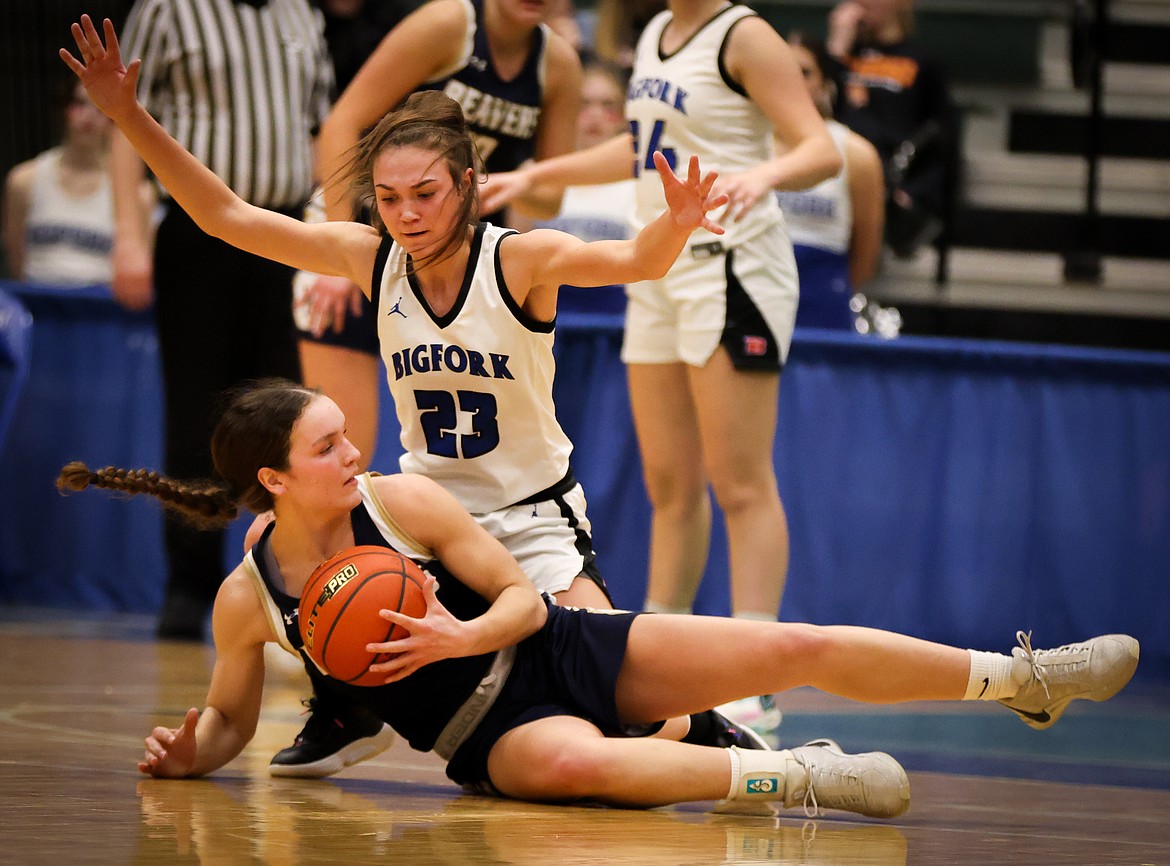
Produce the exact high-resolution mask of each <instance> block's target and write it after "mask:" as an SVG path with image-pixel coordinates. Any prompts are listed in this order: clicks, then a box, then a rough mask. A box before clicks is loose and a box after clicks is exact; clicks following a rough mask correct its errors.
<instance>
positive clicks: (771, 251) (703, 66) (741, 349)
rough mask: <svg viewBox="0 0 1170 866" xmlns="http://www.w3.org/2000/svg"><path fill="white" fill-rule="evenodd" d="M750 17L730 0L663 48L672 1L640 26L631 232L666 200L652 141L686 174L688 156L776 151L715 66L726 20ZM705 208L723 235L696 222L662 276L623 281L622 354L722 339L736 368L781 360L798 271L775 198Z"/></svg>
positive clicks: (693, 348)
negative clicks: (737, 214) (729, 215)
mask: <svg viewBox="0 0 1170 866" xmlns="http://www.w3.org/2000/svg"><path fill="white" fill-rule="evenodd" d="M754 15H755V13H754V12H753V11H752V10H751V9H749V8H747V7H745V6H737V5H731V4H728V5H727V6H725V7H723V8H722V9H721V10H720V11H719V12H718V13H716V14H715V15H714V16H713V17H712V18H711V20H710V21H708V22H707V23H706V24H705V25H703V26H702V27H701V28H700V29H699V30H698V31H697V32H696V33H694V34H693V35H692V36H691V37H690V38H689V39H688V40H687V41H686V42H685V43H683V44H682V45H681V46H680V47H679V48H677V49H676V50H675V51H674V52H673V53H671V54H665V53H664V52H663V50H662V47H661V43H662V36H663V33H664V31H665V30H666V27H667V25H668V24H669V23H670V21H671V17H672V16H671V13H670V12H669V11H667V12H662V13H660V14H658V15H657V16H655V17H654V18H653V19H652V20H651V21H650V23H649V24H648V25H647V26H646V28H645V30H643V31H642V35H641V37H640V38H639V40H638V46H637V49H636V52H635V60H634V71H633V75H632V76H631V79H630V87H629V90H628V92H627V97H626V116H627V118H628V119H629V121H630V130H631V133H632V134H633V138H634V151H635V154H634V175H635V188H636V207H635V209H634V219H633V228H634V230H635V231H637V230H640V229H641V228H643V227H644V226H645V225H647V224H648V223H649V222H651V221H652V220H654V219H655V218H657V217H658V215H659V214H661V213H662V211H663V210H665V208H666V199H665V196H664V195H663V192H662V183H661V181H660V179H659V177H658V172H657V171H656V170H655V168H654V163H653V160H652V154H653V152H654V151H655V150H660V151H662V153H663V155H664V156H665V157H666V158H667V160H668V161H669V162H670V163H671V165H672V167H673V168H674V170H675V172H676V173H680V174H683V175H685V173H686V170H687V165H688V163H689V161H690V158H691V156H692V155H698V157H699V164H700V168H701V169H702V171H703V172H704V173H706V172H708V171H717V172H719V174H720V175H724V176H726V175H730V174H737V173H740V172H743V171H746V170H747V169H749V168H752V167H754V166H756V165H758V164H759V163H761V162H765V161H767V160H769V159H771V158H772V157H773V155H774V154H773V147H772V137H773V129H772V124H771V122H770V121H769V119H768V118H767V117H766V116H765V115H764V113H763V112H762V111H761V110H760V109H759V107H758V106H757V105H756V104H755V103H754V102H752V101H751V99H749V98H748V96H747V95H746V93H745V92H744V91H743V88H742V87H740V85H738V84H737V83H735V82H734V81H733V80H732V79H731V77H730V75H729V74H728V73H727V70H726V69H725V67H724V65H723V51H724V46H725V44H726V41H727V38H728V35H729V33H730V32H731V30H732V28H733V27H734V26H735V25H736V24H737V23H738V22H740V21H742V20H743V19H745V18H747V17H749V16H754ZM712 216H713V217H714V219H715V220H716V221H717V222H719V223H720V224H721V225H722V226H723V228H724V229H725V233H724V234H722V235H716V234H714V233H712V232H708V231H706V230H705V229H699V230H697V231H695V233H694V235H693V236H692V237H691V240H690V242H689V244H688V246H687V248H686V249H685V250H684V251H683V253H682V255H680V256H679V259H678V261H677V262H676V263H675V264H674V266H673V267H672V268H671V270H670V271H669V272H668V273H667V275H666V277H665V278H664V279H663V280H652V281H647V282H642V283H637V284H634V285H631V286H628V287H627V294H628V296H629V307H628V310H627V317H626V336H625V342H624V344H623V347H622V358H623V360H625V361H626V362H627V363H671V362H677V361H682V362H684V363H687V364H692V365H695V366H702V365H703V364H705V363H706V362H707V360H708V358H710V356H711V354H712V353H713V352H714V351H715V348H716V347H717V346H719V345H723V346H724V347H725V348H726V349H727V351H728V354H729V355H730V357H731V359H732V361H733V363H735V365H736V366H737V367H739V368H752V369H777V368H779V367H780V366H782V364H783V361H784V358H785V357H786V356H787V353H788V344H789V341H790V339H791V331H792V319H793V318H794V317H795V310H796V296H797V279H796V266H795V263H794V261H793V259H792V247H791V243H790V242H789V240H788V236H787V233H786V229H785V226H784V217H783V215H782V213H781V211H780V206H779V205H778V204H777V202H776V200H775V198H774V197H773V196H766V197H764V198H763V199H761V201H760V202H759V203H758V204H757V205H756V206H755V207H753V208H752V210H751V211H750V212H748V213H747V214H746V215H744V217H743V219H742V220H740V221H739V222H731V221H727V222H724V221H723V219H722V217H723V211H722V210H720V211H716V212H714V213H713V215H712Z"/></svg>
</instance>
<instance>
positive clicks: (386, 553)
mask: <svg viewBox="0 0 1170 866" xmlns="http://www.w3.org/2000/svg"><path fill="white" fill-rule="evenodd" d="M425 579H426V577H425V575H424V574H423V572H422V569H420V568H419V567H418V565H416V564H415V563H414V562H413V561H411V560H410V559H408V558H407V557H405V556H403V555H402V554H401V553H399V552H398V551H396V550H391V549H390V548H388V547H379V546H377V545H362V546H359V547H351V548H348V549H346V550H343V551H341V552H340V553H335V554H334V555H333V556H331V557H330V558H329V559H327V560H325V562H323V563H321V564H320V565H319V566H317V568H316V570H315V571H314V572H313V574H312V575H311V576H310V577H309V580H308V582H307V583H306V584H305V588H304V589H303V590H301V604H300V616H299V619H300V630H301V640H303V641H304V644H305V651H306V652H308V654H309V656H310V657H311V658H312V659H313V661H314V662H316V663H317V666H318V667H319V668H320V669H321V670H322V671H324V672H325V673H326V674H328V675H329V676H331V677H333V678H334V679H338V680H341V681H342V682H346V683H351V684H353V685H356V686H380V685H383V684H384V683H385V682H386V675H385V674H379V673H370V665H372V664H377V663H378V662H384V661H386V660H387V659H389V658H390V656H391V655H392V654H391V653H371V652H367V651H366V644H369V643H384V642H385V641H390V640H401V639H402V638H404V637H406V634H407V632H406V630H405V629H403V628H402V626H399V625H395V624H393V623H390V622H387V621H386V620H384V619H383V618H382V617H380V616H379V615H378V612H379V611H381V610H396V611H399V612H400V613H403V614H405V615H406V616H410V617H417V618H421V617H422V616H423V615H425V614H426V612H427V602H426V597H425V596H424V595H423V582H424V581H425Z"/></svg>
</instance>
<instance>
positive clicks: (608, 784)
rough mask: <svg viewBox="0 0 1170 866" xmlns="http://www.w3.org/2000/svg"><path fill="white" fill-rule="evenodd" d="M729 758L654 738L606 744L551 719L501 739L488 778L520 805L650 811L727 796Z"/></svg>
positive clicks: (584, 726)
mask: <svg viewBox="0 0 1170 866" xmlns="http://www.w3.org/2000/svg"><path fill="white" fill-rule="evenodd" d="M729 751H730V750H727V749H713V748H709V747H704V746H692V745H688V744H685V743H676V742H671V741H668V740H660V739H655V738H650V737H633V738H625V737H605V736H603V735H602V733H601V731H599V730H598V729H597V728H596V727H595V726H594V725H592V724H590V723H589V722H587V721H585V720H584V719H579V718H575V717H571V716H553V717H549V718H544V719H538V720H537V721H534V722H529V723H528V724H525V725H521V726H520V727H518V728H515V729H514V730H511V731H509V732H508V733H507V734H505V735H504V736H503V737H501V738H500V740H499V742H497V743H496V744H495V746H494V747H493V748H492V751H491V755H490V756H489V758H488V772H489V773H490V775H491V781H492V784H493V785H494V786H495V787H496V789H497V790H499V791H500V793H502V794H505V795H506V796H509V797H514V798H517V799H523V800H537V801H542V802H572V801H576V800H595V801H599V802H604V803H610V804H613V805H620V806H639V807H650V806H660V805H666V804H668V803H679V802H685V801H691V800H715V799H719V798H721V797H723V796H725V795H726V793H727V791H728V786H729V785H730V779H731V771H730V761H729V758H728V754H729Z"/></svg>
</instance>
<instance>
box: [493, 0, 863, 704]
mask: <svg viewBox="0 0 1170 866" xmlns="http://www.w3.org/2000/svg"><path fill="white" fill-rule="evenodd" d="M626 117H627V119H628V120H629V123H630V131H629V132H628V133H626V134H624V135H621V136H618V137H617V138H615V139H613V140H612V141H611V142H609V143H607V144H603V145H600V146H598V147H596V148H592V149H590V150H586V151H579V152H577V153H574V154H570V155H568V156H563V157H558V158H556V159H553V160H548V161H544V162H540V163H536V164H534V165H532V166H530V167H527V168H525V169H522V170H520V171H517V172H514V173H510V174H509V175H495V176H494V177H491V178H489V179H488V184H487V188H486V189H485V192H484V207H487V208H492V207H498V206H499V205H500V204H501V202H503V201H507V200H510V199H511V198H512V197H513V196H517V195H521V194H523V193H524V191H525V190H527V189H529V188H530V187H533V186H537V185H540V186H545V185H548V184H550V183H558V184H563V185H573V184H585V183H608V182H612V181H615V180H618V179H620V178H621V177H628V176H629V175H630V173H631V166H632V170H633V175H634V176H635V179H636V183H637V204H636V207H635V211H634V214H633V224H634V228H635V229H638V228H640V227H642V226H644V225H645V224H646V222H647V220H649V219H651V218H652V216H653V214H654V213H655V211H656V210H657V209H659V208H660V207H661V205H662V196H661V193H660V192H659V191H658V190H656V189H655V188H654V187H655V184H656V183H658V180H657V178H656V177H655V174H656V171H655V163H654V162H653V161H652V160H651V154H652V153H654V152H656V151H661V152H662V154H663V155H665V156H666V158H667V160H668V161H670V162H671V163H672V164H676V165H682V164H685V162H686V161H687V160H688V159H690V158H691V157H692V156H696V155H697V156H698V157H699V158H700V160H701V161H702V162H703V164H704V165H705V166H713V167H716V168H717V170H718V172H719V175H720V179H719V181H718V184H717V187H716V188H717V189H718V190H719V191H721V192H724V193H726V194H727V195H728V197H729V199H730V201H729V204H728V206H727V209H726V211H725V212H724V213H723V215H722V220H721V224H722V225H723V227H724V228H725V229H726V231H725V233H723V234H721V235H715V234H713V233H709V232H705V231H702V230H699V231H697V232H695V234H694V235H693V236H692V237H691V238H690V240H689V242H688V244H687V249H686V250H684V251H683V254H682V256H681V257H680V258H679V260H678V262H677V263H676V264H675V265H674V266H673V267H672V268H671V269H670V271H669V272H668V273H667V274H666V275H665V277H663V278H662V279H657V280H651V281H647V282H643V283H641V284H639V285H631V286H628V288H627V291H628V294H629V306H628V309H627V313H626V333H625V342H624V344H623V347H622V357H623V360H625V361H626V363H627V365H628V375H629V383H630V399H631V405H632V408H633V414H634V423H635V427H636V430H637V434H638V443H639V446H640V448H641V453H642V463H643V467H644V471H645V475H646V486H647V491H648V493H649V495H650V501H651V505H652V506H653V508H654V516H653V521H652V527H651V533H652V536H651V551H650V574H649V580H648V591H647V603H646V606H647V608H648V609H650V610H658V611H663V612H684V611H689V610H690V609H691V605H692V603H693V600H694V594H695V590H696V588H697V586H698V583H699V579H700V577H701V576H702V573H703V570H704V568H705V566H706V560H707V546H708V540H709V534H710V521H711V506H710V502H709V500H708V495H707V487H708V485H710V486H711V488H712V489H713V490H714V493H715V497H716V499H717V501H718V502H719V504H720V506H721V507H722V509H723V512H724V515H725V517H726V522H727V536H728V543H729V547H730V554H731V569H730V573H731V594H732V605H731V610H732V613H733V615H734V616H737V617H741V618H748V619H766V620H775V619H776V618H777V614H778V611H779V607H780V598H781V595H782V592H783V587H784V581H785V576H786V573H787V568H788V528H787V521H786V519H785V516H784V510H783V506H782V505H781V502H780V495H779V492H778V490H777V485H776V475H775V469H774V466H773V439H774V435H775V430H776V407H777V392H778V387H779V381H780V370H781V368H782V367H783V364H784V360H785V358H786V356H787V353H788V346H789V341H790V339H791V336H792V327H793V320H794V318H795V315H796V306H797V294H798V292H797V275H796V265H795V263H794V261H793V254H792V244H791V242H790V241H789V239H788V235H787V232H786V230H785V226H784V218H783V216H782V214H781V212H780V207H779V205H778V204H777V203H776V200H775V196H774V195H773V191H774V190H776V189H803V188H806V187H809V186H812V185H813V184H816V183H818V182H820V181H822V180H824V179H826V178H828V177H831V176H832V175H834V174H835V173H836V172H837V171H839V170H840V168H841V157H840V154H839V153H838V151H837V148H836V147H835V146H834V144H833V141H832V138H831V137H830V136H829V133H828V130H827V129H826V127H825V124H824V121H823V120H822V119H821V117H820V115H819V113H818V112H817V110H816V108H815V106H814V105H813V104H812V101H811V99H810V98H809V96H808V93H807V91H806V90H805V87H804V84H803V82H802V80H801V73H800V67H799V66H798V65H797V63H796V60H795V58H794V57H793V53H792V51H791V49H790V48H789V46H788V45H787V43H785V42H784V40H783V39H781V38H780V36H779V35H778V34H777V33H776V32H775V31H774V30H773V29H772V28H771V26H770V25H768V24H767V22H765V21H764V20H763V19H761V18H759V17H758V16H756V15H755V13H753V12H752V11H751V10H750V9H748V8H747V7H745V6H738V5H734V4H732V3H729V2H726V0H671V2H670V3H669V4H668V9H667V11H665V12H662V13H660V14H659V15H658V16H656V17H655V18H654V19H653V20H651V22H650V23H649V25H647V27H646V29H645V30H644V31H643V33H642V36H641V38H640V39H639V42H638V47H637V51H636V54H635V61H634V70H633V75H632V76H631V82H630V87H629V91H628V93H627V99H626ZM774 138H776V139H778V141H779V143H780V145H781V147H780V148H774V147H773V139H774ZM745 721H746V719H745Z"/></svg>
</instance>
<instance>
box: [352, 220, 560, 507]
mask: <svg viewBox="0 0 1170 866" xmlns="http://www.w3.org/2000/svg"><path fill="white" fill-rule="evenodd" d="M509 234H515V232H513V231H512V230H511V229H503V228H498V227H496V226H493V225H490V224H488V223H480V224H479V226H478V227H477V228H476V231H475V234H474V238H473V240H472V244H471V257H470V260H469V262H468V267H467V274H466V276H465V278H464V282H463V286H462V288H461V290H460V293H459V296H458V298H457V299H456V300H455V304H454V306H453V307H452V308H451V310H450V311H449V312H447V313H446V314H445V315H442V316H438V315H436V314H435V313H434V312H433V311H432V310H431V308H430V306H429V305H428V304H427V302H426V299H425V298H424V297H423V294H422V291H421V289H420V288H419V286H418V283H417V281H416V280H415V278H414V275H413V274H411V275H409V276H407V275H406V259H407V257H406V255H405V254H404V253H403V251H402V248H401V247H399V246H398V245H396V244H394V243H393V241H392V240H390V239H389V238H387V239H386V240H385V241H384V242H383V246H382V250H381V251H380V252H379V265H378V267H379V268H380V270H376V271H375V281H376V286H377V295H376V296H375V298H374V301H375V303H376V304H377V311H378V340H379V343H380V344H381V348H382V358H383V360H384V361H385V364H386V373H387V379H388V380H389V385H390V393H391V394H392V395H393V397H394V403H395V406H396V407H397V412H398V421H399V423H400V424H401V425H402V447H403V449H404V450H405V452H406V453H405V454H403V456H402V459H401V468H402V471H403V472H416V473H419V474H422V475H426V476H428V477H430V478H433V479H434V480H435V481H437V482H438V483H439V484H441V485H442V486H443V487H444V488H446V489H447V490H448V491H450V492H451V493H452V494H453V495H454V496H455V498H456V499H458V500H459V501H460V502H461V503H462V504H463V506H464V507H465V508H467V510H468V511H470V512H472V513H473V514H475V513H480V512H486V511H494V510H496V509H499V508H503V507H505V506H507V505H511V504H513V503H516V502H520V501H523V500H525V499H527V498H528V497H530V496H532V495H533V494H535V493H538V492H539V491H541V490H544V489H546V488H550V487H552V486H554V485H556V484H557V483H558V482H560V481H562V480H563V479H564V478H565V477H566V475H567V474H568V472H569V453H570V452H571V451H572V444H571V443H570V442H569V439H568V437H567V436H566V435H565V433H564V431H562V430H561V427H560V424H559V423H558V422H557V418H556V411H555V409H554V407H553V402H552V383H553V375H554V372H555V369H556V365H555V362H554V360H553V354H552V346H553V326H554V322H538V321H536V320H535V319H533V318H532V317H530V316H529V315H528V314H527V313H525V312H524V311H523V310H522V309H521V308H520V307H519V305H517V303H516V301H515V300H514V299H513V298H512V295H511V294H510V293H509V292H508V289H507V287H506V286H505V285H504V284H503V277H502V276H501V273H500V266H499V246H500V243H501V241H502V240H503V239H504V238H506V237H507V236H508V235H509Z"/></svg>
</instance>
